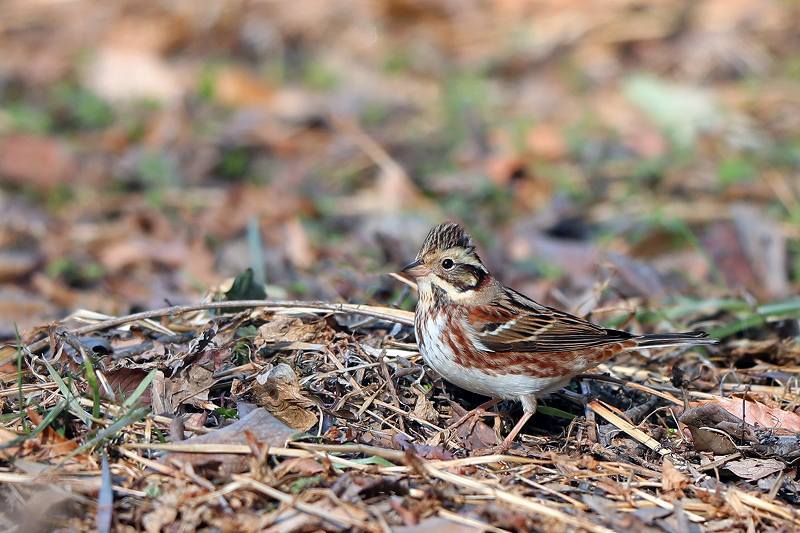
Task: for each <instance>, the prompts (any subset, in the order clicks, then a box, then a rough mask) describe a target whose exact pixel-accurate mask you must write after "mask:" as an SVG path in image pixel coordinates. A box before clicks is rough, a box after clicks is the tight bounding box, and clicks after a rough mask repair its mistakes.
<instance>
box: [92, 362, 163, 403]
mask: <svg viewBox="0 0 800 533" xmlns="http://www.w3.org/2000/svg"><path fill="white" fill-rule="evenodd" d="M104 376H105V378H106V382H107V383H108V385H109V388H110V389H111V391H112V392H113V393H114V397H115V399H117V400H122V399H125V398H127V397H128V396H130V395H131V393H132V392H133V391H135V390H136V387H138V386H139V383H141V382H142V380H143V379H144V378H145V377H146V376H147V372H145V371H144V370H142V369H140V368H118V369H116V370H112V371H110V372H106V373H105V374H104ZM151 391H152V387H148V389H147V390H146V391H145V392H144V393H143V394H142V395H141V396H140V397H139V402H140V403H141V404H142V405H150V400H151V398H152V392H151Z"/></svg>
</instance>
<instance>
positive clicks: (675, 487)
mask: <svg viewBox="0 0 800 533" xmlns="http://www.w3.org/2000/svg"><path fill="white" fill-rule="evenodd" d="M688 486H689V479H688V478H687V477H686V476H685V475H683V474H682V473H681V472H680V471H679V470H678V469H677V468H675V465H674V464H672V461H670V460H669V459H667V458H664V461H663V462H662V463H661V490H663V491H664V492H674V491H679V490H682V489H684V488H686V487H688Z"/></svg>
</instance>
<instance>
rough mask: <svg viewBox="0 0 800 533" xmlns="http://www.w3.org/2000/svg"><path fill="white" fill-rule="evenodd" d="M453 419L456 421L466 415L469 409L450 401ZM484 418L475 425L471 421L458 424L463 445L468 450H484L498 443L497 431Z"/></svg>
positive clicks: (458, 431)
mask: <svg viewBox="0 0 800 533" xmlns="http://www.w3.org/2000/svg"><path fill="white" fill-rule="evenodd" d="M450 409H451V412H452V420H453V421H456V420H458V419H460V418H461V417H462V416H464V415H465V414H466V413H467V411H466V409H464V408H463V407H461V406H460V405H458V404H457V403H455V402H450ZM483 420H486V419H482V420H480V421H478V422H476V423H475V424H474V425H473V424H472V422H471V421H468V422H465V423H463V424H461V425H460V426H458V429H457V430H456V432H457V434H458V436H459V438H460V439H461V442H462V443H463V446H464V448H465V449H467V450H484V449H486V448H490V447H492V446H496V445H497V433H495V431H494V430H493V429H492V428H490V427H489V426H488V425H487V424H486V423H485V422H483Z"/></svg>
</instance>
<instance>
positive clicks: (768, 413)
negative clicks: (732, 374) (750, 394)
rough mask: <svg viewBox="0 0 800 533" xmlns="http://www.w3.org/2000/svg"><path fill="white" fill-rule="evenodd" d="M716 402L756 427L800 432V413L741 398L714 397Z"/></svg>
mask: <svg viewBox="0 0 800 533" xmlns="http://www.w3.org/2000/svg"><path fill="white" fill-rule="evenodd" d="M710 402H714V403H716V404H717V405H719V406H720V407H722V408H723V409H725V410H726V411H727V412H729V413H731V414H732V415H733V416H735V417H737V418H739V419H744V421H745V422H747V423H748V424H751V425H753V426H756V427H761V428H766V429H772V430H776V431H777V432H778V433H783V434H787V433H800V415H798V414H796V413H791V412H789V411H784V410H783V409H778V408H775V407H769V406H766V405H764V404H763V403H759V402H753V401H749V400H744V401H743V400H742V399H741V398H714V399H713V400H710Z"/></svg>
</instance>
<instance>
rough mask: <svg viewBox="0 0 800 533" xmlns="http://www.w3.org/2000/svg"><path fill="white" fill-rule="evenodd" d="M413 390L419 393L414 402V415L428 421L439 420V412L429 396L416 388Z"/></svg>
mask: <svg viewBox="0 0 800 533" xmlns="http://www.w3.org/2000/svg"><path fill="white" fill-rule="evenodd" d="M412 391H413V392H414V393H415V394H416V395H417V402H416V403H415V404H414V415H415V416H417V417H419V418H421V419H422V420H426V421H428V422H436V421H437V420H439V412H438V411H437V410H436V408H435V407H434V406H433V403H432V402H431V401H430V400H429V399H428V397H427V396H425V393H424V392H422V391H418V390H416V389H412Z"/></svg>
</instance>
